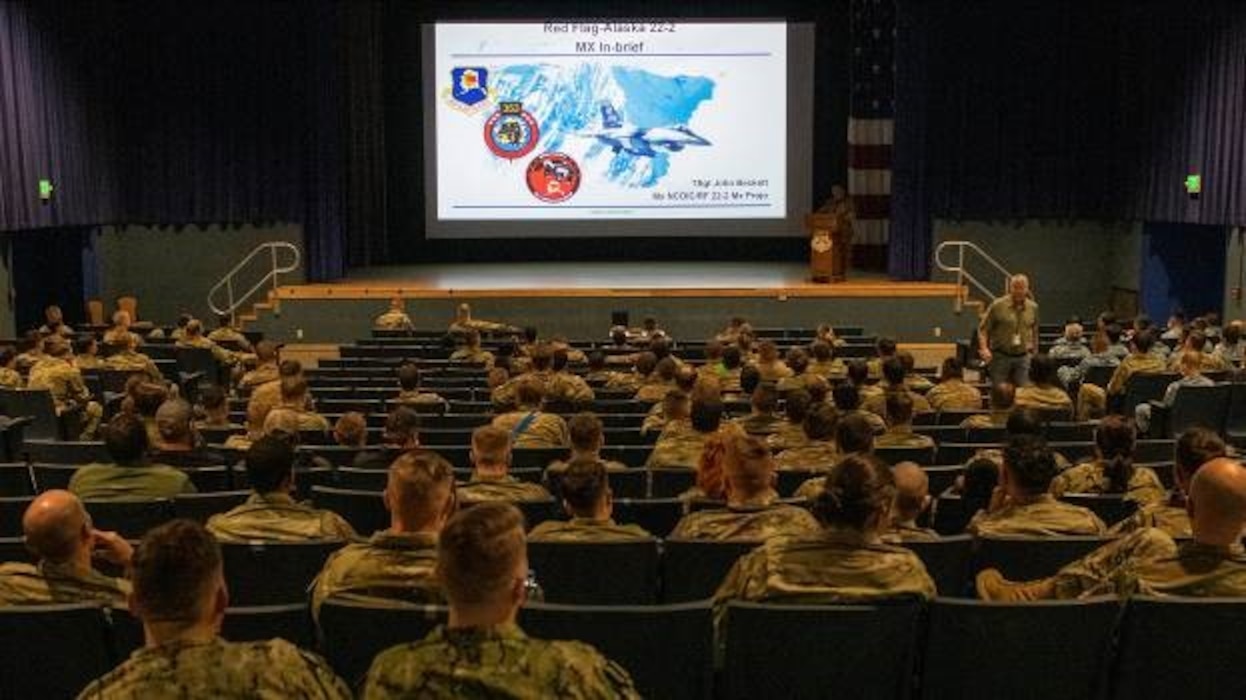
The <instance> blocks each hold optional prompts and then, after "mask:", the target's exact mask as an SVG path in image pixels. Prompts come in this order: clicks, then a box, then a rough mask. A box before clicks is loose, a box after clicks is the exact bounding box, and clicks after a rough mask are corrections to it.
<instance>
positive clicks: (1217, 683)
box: [1111, 596, 1246, 700]
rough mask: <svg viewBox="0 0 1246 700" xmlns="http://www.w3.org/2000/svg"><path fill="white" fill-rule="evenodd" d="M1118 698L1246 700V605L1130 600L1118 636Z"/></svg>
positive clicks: (1239, 602)
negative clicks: (1245, 658) (1244, 669)
mask: <svg viewBox="0 0 1246 700" xmlns="http://www.w3.org/2000/svg"><path fill="white" fill-rule="evenodd" d="M1118 637H1119V640H1118V647H1117V658H1116V661H1115V665H1114V669H1113V673H1112V679H1113V689H1112V694H1111V697H1112V698H1116V699H1118V700H1149V699H1151V698H1156V699H1159V698H1240V697H1246V674H1243V673H1241V672H1240V669H1241V657H1242V649H1246V599H1242V598H1152V597H1147V596H1138V597H1134V598H1132V599H1130V601H1129V604H1128V605H1127V606H1126V608H1125V615H1124V618H1123V619H1122V621H1121V624H1120V631H1119V634H1118Z"/></svg>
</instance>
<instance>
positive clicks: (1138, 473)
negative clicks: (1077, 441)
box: [1051, 462, 1168, 506]
mask: <svg viewBox="0 0 1246 700" xmlns="http://www.w3.org/2000/svg"><path fill="white" fill-rule="evenodd" d="M1103 470H1104V463H1103V462H1086V463H1085V464H1079V465H1077V466H1076V467H1073V468H1071V469H1066V470H1065V471H1063V472H1061V473H1060V474H1057V475H1056V478H1055V479H1052V481H1051V494H1052V495H1053V496H1055V497H1056V498H1059V497H1060V496H1063V495H1064V494H1066V493H1109V491H1108V486H1109V484H1108V478H1107V475H1106V474H1104V472H1103ZM1121 495H1122V497H1124V498H1125V499H1126V500H1130V501H1134V502H1135V503H1137V504H1138V505H1139V506H1147V505H1155V504H1159V503H1163V502H1164V499H1165V498H1167V496H1168V492H1167V491H1166V490H1165V489H1164V485H1163V484H1162V483H1160V480H1159V477H1158V476H1156V475H1155V472H1154V471H1152V470H1150V469H1149V468H1147V467H1136V468H1135V469H1134V473H1133V476H1132V477H1130V479H1129V484H1128V485H1127V488H1126V489H1125V491H1124V493H1122V494H1121Z"/></svg>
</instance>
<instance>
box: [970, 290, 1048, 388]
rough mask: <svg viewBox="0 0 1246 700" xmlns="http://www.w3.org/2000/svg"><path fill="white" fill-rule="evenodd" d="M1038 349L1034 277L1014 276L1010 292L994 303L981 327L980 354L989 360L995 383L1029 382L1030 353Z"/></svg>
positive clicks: (1022, 383)
mask: <svg viewBox="0 0 1246 700" xmlns="http://www.w3.org/2000/svg"><path fill="white" fill-rule="evenodd" d="M1037 350H1038V304H1037V303H1035V301H1034V300H1033V299H1032V298H1030V278H1028V277H1026V276H1025V275H1013V276H1012V277H1011V278H1010V279H1009V280H1008V293H1007V294H1005V295H1004V296H1002V297H999V298H998V299H996V300H995V301H993V302H991V305H990V306H988V307H987V309H986V313H984V314H982V322H981V324H979V326H978V356H979V357H981V358H982V360H983V362H986V363H987V371H988V372H989V373H990V375H991V383H993V384H994V383H998V382H1010V383H1012V384H1015V385H1017V386H1024V385H1025V384H1028V383H1029V371H1030V356H1031V355H1033V354H1034V353H1035V352H1036V351H1037Z"/></svg>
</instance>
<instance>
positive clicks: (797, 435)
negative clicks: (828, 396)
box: [766, 389, 813, 452]
mask: <svg viewBox="0 0 1246 700" xmlns="http://www.w3.org/2000/svg"><path fill="white" fill-rule="evenodd" d="M812 403H813V399H812V397H810V396H809V392H807V391H805V390H804V389H793V390H791V391H788V392H787V393H786V394H784V396H783V419H784V420H783V423H782V424H781V425H780V426H779V429H778V430H776V431H774V432H773V433H770V434H769V435H767V436H766V446H767V447H769V448H770V449H771V450H774V451H775V452H779V451H781V450H787V449H791V448H794V447H803V446H805V445H807V444H809V439H808V437H807V436H806V435H805V427H804V424H805V417H806V416H808V415H809V407H810V404H812Z"/></svg>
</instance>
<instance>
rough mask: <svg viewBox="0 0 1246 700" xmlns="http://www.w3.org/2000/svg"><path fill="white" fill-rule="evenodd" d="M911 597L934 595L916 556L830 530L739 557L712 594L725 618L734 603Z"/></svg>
mask: <svg viewBox="0 0 1246 700" xmlns="http://www.w3.org/2000/svg"><path fill="white" fill-rule="evenodd" d="M907 596H913V597H916V598H921V599H927V600H928V599H930V598H933V597H934V596H935V584H934V581H933V580H931V578H930V575H929V574H928V573H926V566H925V565H924V564H922V560H921V559H918V558H917V555H916V554H913V553H912V552H911V551H909V550H907V549H903V548H901V547H896V546H893V545H888V544H884V543H882V542H870V541H868V540H867V539H866V538H865V537H864V536H863V535H862V534H861V533H860V532H856V531H853V530H850V529H846V528H830V529H827V530H825V531H823V532H821V533H819V534H817V535H815V536H812V537H801V538H787V537H782V538H776V539H774V540H771V541H769V542H767V543H765V544H763V545H762V546H761V547H758V548H757V549H755V550H753V551H752V552H750V553H748V554H746V555H744V556H743V557H740V559H739V560H737V561H736V563H735V565H734V566H732V567H731V570H730V571H729V572H728V573H727V577H726V578H725V579H724V580H723V582H722V585H720V586H719V587H718V591H717V592H715V593H714V606H715V608H716V613H717V615H718V616H721V614H722V612H723V609H724V608H725V606H726V603H727V602H729V601H731V600H749V601H755V602H787V603H804V604H816V603H862V602H869V601H875V600H882V599H888V598H897V597H907Z"/></svg>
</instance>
